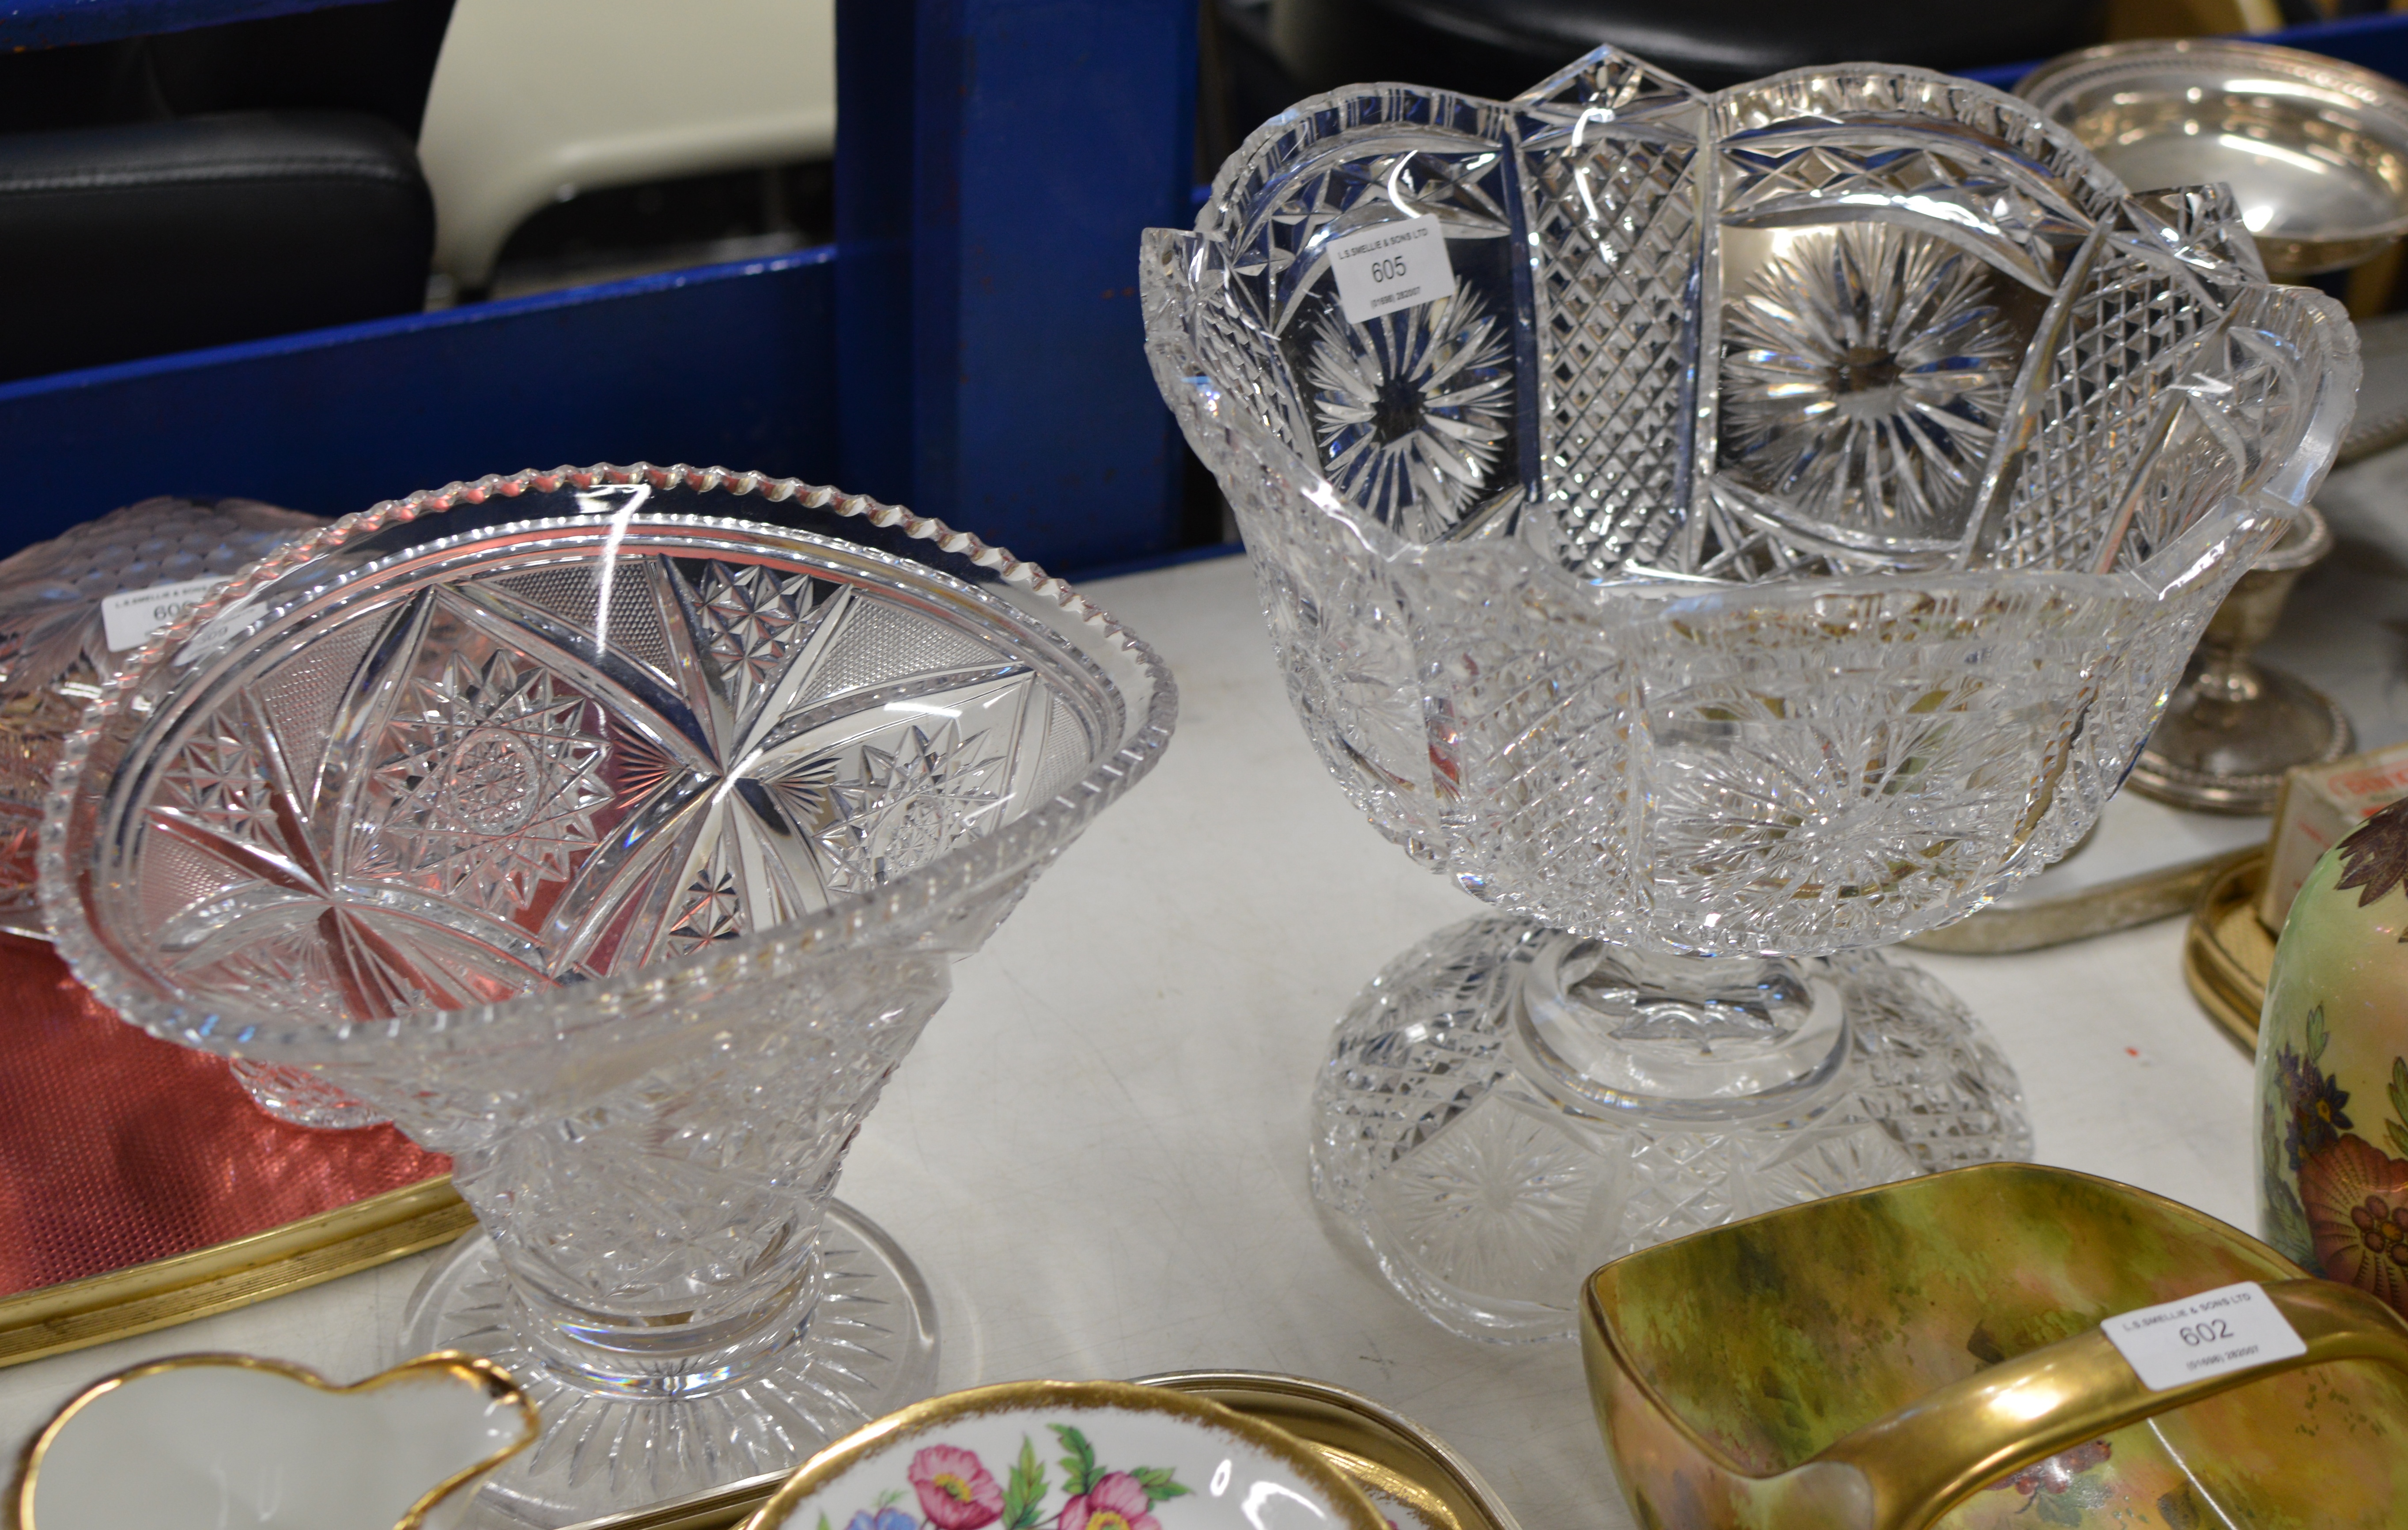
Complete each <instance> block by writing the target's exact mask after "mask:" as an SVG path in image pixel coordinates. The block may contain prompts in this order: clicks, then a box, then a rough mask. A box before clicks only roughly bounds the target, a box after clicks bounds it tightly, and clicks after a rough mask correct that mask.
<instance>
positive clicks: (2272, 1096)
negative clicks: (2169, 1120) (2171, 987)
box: [2257, 801, 2408, 1314]
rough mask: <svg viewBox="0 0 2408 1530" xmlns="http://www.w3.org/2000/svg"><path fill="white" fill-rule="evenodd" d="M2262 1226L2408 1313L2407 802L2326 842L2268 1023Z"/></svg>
mask: <svg viewBox="0 0 2408 1530" xmlns="http://www.w3.org/2000/svg"><path fill="white" fill-rule="evenodd" d="M2257 1108H2258V1167H2257V1223H2258V1229H2259V1231H2260V1233H2261V1234H2263V1236H2264V1237H2265V1239H2266V1241H2267V1242H2268V1243H2271V1244H2272V1245H2273V1246H2274V1247H2275V1248H2277V1249H2281V1250H2282V1251H2283V1252H2284V1253H2285V1254H2286V1255H2288V1256H2289V1257H2290V1258H2292V1259H2294V1260H2297V1261H2298V1262H2299V1263H2301V1264H2303V1265H2305V1266H2306V1267H2307V1268H2308V1269H2310V1270H2312V1271H2315V1273H2316V1274H2319V1275H2323V1276H2326V1277H2329V1278H2331V1279H2334V1280H2345V1281H2348V1282H2349V1283H2350V1284H2352V1285H2354V1286H2357V1287H2358V1288H2359V1289H2361V1290H2364V1291H2370V1292H2373V1293H2374V1294H2376V1295H2377V1296H2380V1297H2382V1298H2383V1299H2384V1300H2385V1301H2386V1302H2388V1303H2390V1304H2391V1306H2393V1307H2395V1308H2397V1309H2398V1310H2400V1311H2401V1312H2402V1313H2403V1314H2408V801H2403V802H2400V803H2397V804H2395V805H2393V806H2391V807H2388V808H2386V809H2384V810H2383V811H2382V812H2381V813H2378V814H2376V815H2375V816H2373V817H2371V818H2369V819H2367V820H2366V821H2365V822H2364V823H2363V824H2360V825H2359V826H2358V830H2356V831H2355V832H2354V833H2352V834H2351V835H2350V836H2349V837H2348V838H2347V839H2344V840H2343V841H2342V842H2341V843H2340V844H2336V845H2334V846H2333V847H2332V848H2331V849H2330V850H2329V851H2327V852H2325V856H2324V859H2321V860H2319V861H2317V862H2316V866H2315V870H2314V871H2313V872H2311V873H2308V879H2307V881H2306V882H2305V883H2303V884H2301V885H2300V894H2299V897H2298V898H2297V899H2296V900H2295V901H2294V902H2292V904H2291V913H2290V917H2289V919H2288V920H2287V921H2286V923H2285V924H2284V926H2283V939H2282V944H2281V945H2278V946H2277V947H2276V948H2275V951H2274V969H2273V972H2272V974H2271V975H2270V976H2269V977H2268V979H2267V983H2266V1009H2265V1014H2264V1017H2263V1018H2262V1019H2261V1020H2260V1021H2259V1023H2258V1029H2257Z"/></svg>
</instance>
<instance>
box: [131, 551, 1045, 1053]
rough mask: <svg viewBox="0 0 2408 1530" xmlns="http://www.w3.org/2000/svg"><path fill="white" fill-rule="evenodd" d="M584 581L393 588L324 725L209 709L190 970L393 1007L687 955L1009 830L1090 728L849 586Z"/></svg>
mask: <svg viewBox="0 0 2408 1530" xmlns="http://www.w3.org/2000/svg"><path fill="white" fill-rule="evenodd" d="M554 567H555V568H556V569H557V568H563V567H565V568H567V569H576V568H577V567H578V566H576V565H573V564H572V565H566V566H560V565H555V566H554ZM581 572H582V573H583V575H584V576H585V578H587V579H588V580H592V581H595V582H596V583H595V585H593V586H592V587H588V586H586V585H580V583H579V582H578V580H576V579H573V578H572V579H566V580H564V579H560V578H546V579H544V580H540V581H533V580H527V579H525V578H523V577H521V576H522V575H523V570H522V569H517V568H514V567H510V566H501V567H497V568H495V569H494V570H491V571H490V572H486V573H481V574H480V575H477V576H474V577H468V578H455V580H454V581H453V582H452V583H449V584H446V585H439V586H434V587H423V588H420V589H418V590H416V591H414V592H410V593H409V594H407V595H402V596H399V597H397V599H395V600H394V603H393V604H391V605H389V606H386V607H384V608H382V609H381V610H380V611H379V612H377V613H371V614H369V615H366V616H364V617H361V618H359V619H361V620H367V621H373V622H375V623H377V624H378V627H377V630H376V633H375V641H373V642H359V643H355V644H352V645H351V647H350V648H349V649H348V652H349V653H350V654H351V655H354V656H362V657H346V658H343V659H341V660H340V661H339V663H338V664H337V668H339V669H340V670H341V671H342V672H341V673H340V674H339V675H337V676H332V678H334V679H336V680H338V681H339V684H337V685H334V686H329V687H327V688H328V689H329V691H330V693H332V694H337V695H341V696H345V697H348V698H349V699H350V700H348V701H347V702H345V703H344V704H343V705H342V706H341V707H339V708H338V709H337V711H336V714H335V715H333V716H332V717H331V718H328V717H324V716H319V717H317V718H316V720H315V721H313V722H311V723H309V724H308V725H306V726H304V725H301V724H299V723H295V722H294V721H292V720H290V719H283V718H282V717H281V714H279V713H278V712H277V710H276V709H275V708H273V707H271V706H268V705H265V704H264V703H263V702H262V701H261V700H259V697H258V695H254V694H245V695H243V696H239V697H236V698H235V699H234V700H232V701H230V702H229V703H227V704H226V706H225V707H224V708H223V709H222V711H221V712H219V713H218V714H216V715H215V716H213V717H209V718H206V719H204V720H203V726H201V727H198V728H196V729H193V736H192V738H191V739H190V741H189V742H188V743H186V744H185V745H184V746H183V747H182V748H181V749H180V750H179V753H178V754H177V755H176V757H175V758H174V759H173V761H172V762H171V763H170V765H169V767H168V769H167V771H166V772H165V776H164V777H163V782H162V786H163V788H164V789H163V790H162V791H161V792H160V794H159V796H158V797H157V799H156V801H154V804H153V806H152V808H151V812H150V822H151V827H152V829H153V830H154V831H161V832H165V834H166V835H167V836H168V837H170V838H174V839H177V840H179V841H181V842H183V844H185V845H186V847H187V848H188V850H190V851H193V852H197V855H198V859H192V858H190V857H188V858H187V862H186V864H187V865H188V867H189V868H190V870H189V872H188V874H187V875H186V876H185V877H184V880H183V882H182V883H181V884H180V885H179V890H178V893H177V897H178V900H179V902H181V903H182V904H183V906H182V908H181V909H180V910H179V912H178V913H177V914H176V915H174V916H173V917H170V918H169V919H168V920H167V923H168V925H169V926H170V933H169V937H168V938H169V940H170V942H171V944H174V945H177V948H178V949H179V952H180V953H181V956H180V958H179V960H180V962H181V964H182V967H183V970H184V972H185V974H187V976H188V978H189V980H190V981H191V982H192V983H193V986H194V988H195V989H196V991H209V990H211V989H228V988H234V989H241V990H243V991H244V992H245V993H246V994H249V995H252V996H254V997H256V996H257V995H260V994H264V993H277V992H281V993H284V994H286V995H288V996H290V995H296V994H305V995H315V997H314V998H294V999H293V1002H292V1003H288V1004H286V1005H285V1006H284V1007H286V1008H289V1009H304V1008H306V1009H309V1010H310V1013H311V1014H313V1015H316V1016H318V1017H319V1018H367V1017H386V1016H392V1015H395V1014H400V1013H404V1012H408V1011H411V1010H422V1009H427V1008H441V1009H448V1008H456V1007H460V1006H461V1005H464V1004H469V1003H488V1002H493V1001H495V1000H499V999H504V998H508V997H510V996H511V995H513V994H515V993H519V992H523V991H526V990H527V989H531V988H537V987H542V986H545V985H547V984H551V983H557V982H562V981H570V980H574V979H577V978H579V977H593V976H600V975H606V974H611V973H616V972H622V971H624V970H626V969H628V968H630V967H634V966H638V965H641V964H643V963H645V962H648V961H651V960H656V959H658V958H663V957H674V956H680V955H683V954H686V953H688V952H692V951H695V950H697V949H700V948H702V947H704V946H706V945H710V944H711V943H713V942H716V941H722V940H725V939H728V938H730V937H732V936H735V935H738V934H742V933H745V932H747V931H756V930H763V929H767V928H771V927H773V926H776V925H779V924H783V923H786V922H788V921H790V920H792V919H794V918H796V917H801V916H803V915H805V914H808V913H810V912H812V911H814V910H816V909H819V908H822V907H824V906H826V904H827V903H828V902H830V901H831V900H833V899H835V898H839V897H842V896H845V895H847V894H849V893H853V892H856V891H860V890H864V889H867V888H873V887H877V886H881V885H883V884H884V883H886V882H889V881H891V880H893V879H894V878H895V877H897V876H900V875H902V874H904V873H908V872H910V871H911V870H914V869H916V868H918V867H920V866H923V865H925V864H926V863H927V862H928V861H930V860H931V859H935V858H936V857H938V856H939V855H942V854H943V853H945V852H946V851H947V850H949V849H951V848H953V846H954V845H956V844H960V843H961V842H962V841H963V840H965V839H968V838H972V837H975V836H977V835H981V834H983V833H986V832H989V831H991V830H993V829H995V828H996V827H998V826H999V825H1000V824H1001V823H1002V822H1003V821H1004V819H1005V818H1006V817H1007V816H1008V815H1009V807H1010V804H1011V802H1012V801H1014V797H1013V792H1014V788H1015V787H1021V788H1023V789H1025V788H1026V787H1027V786H1028V784H1029V783H1030V782H1032V781H1034V780H1035V779H1036V778H1037V777H1038V776H1039V773H1040V770H1041V767H1040V762H1041V761H1042V760H1043V759H1044V758H1045V757H1046V745H1047V742H1048V738H1049V730H1051V729H1054V728H1056V727H1075V726H1077V725H1076V724H1075V723H1074V722H1060V721H1057V720H1056V719H1055V717H1054V709H1049V708H1048V707H1047V706H1045V705H1044V704H1042V700H1041V698H1040V697H1039V691H1038V686H1037V679H1036V675H1035V674H1034V672H1033V671H1031V670H1030V669H1029V667H1028V664H1027V662H1026V661H1025V659H1019V658H1015V657H1013V656H1011V654H1010V653H1008V652H1006V651H1005V650H1004V649H1002V648H1000V647H996V646H994V645H992V644H991V643H990V642H987V641H985V640H980V641H976V642H970V641H965V638H964V637H963V635H962V634H961V633H959V632H957V631H956V630H955V629H953V628H951V627H950V626H947V625H946V624H944V622H943V618H942V617H941V616H939V615H938V614H935V613H928V612H925V611H922V610H920V609H919V608H917V607H914V606H910V605H906V604H903V603H900V602H896V601H891V600H887V599H883V598H882V597H881V596H879V595H878V594H876V593H874V592H872V591H870V590H867V589H865V588H863V587H860V586H855V585H851V584H848V583H845V582H844V581H842V580H839V579H837V578H832V577H820V576H816V575H814V574H813V573H811V572H810V571H808V570H798V569H792V568H784V567H767V566H763V565H757V564H743V563H734V562H722V561H713V560H705V559H697V558H689V557H681V556H667V555H664V554H657V553H652V554H641V555H638V554H633V553H628V554H623V555H622V556H620V557H619V559H618V561H617V563H616V564H615V566H614V568H613V570H612V573H611V581H612V585H613V588H612V589H611V590H610V591H609V599H599V598H598V596H599V594H600V592H599V589H598V574H597V573H596V571H595V569H594V568H591V567H588V568H584V569H582V570H581ZM597 611H606V612H608V613H610V614H609V616H608V617H606V618H604V626H603V628H602V630H601V631H600V632H599V633H598V634H597V632H596V629H595V619H596V618H595V614H594V613H595V612H597ZM613 622H616V623H620V624H623V625H624V626H626V628H627V632H626V634H624V641H614V640H613V633H612V630H611V627H610V624H611V623H613ZM923 624H925V625H923ZM334 651H335V649H334V647H333V646H329V645H324V644H321V645H318V646H316V647H314V648H305V649H303V650H301V651H300V652H299V654H298V655H297V656H296V657H295V659H294V660H293V661H292V662H293V663H294V664H295V665H306V664H308V663H310V662H321V663H324V662H335V661H333V660H330V659H327V658H326V656H327V655H329V654H331V653H333V652H334ZM320 678H326V677H320ZM275 683H277V680H276V677H270V680H269V682H268V683H267V685H265V686H260V687H253V690H254V691H257V692H259V693H260V694H265V690H266V689H267V688H269V687H270V686H273V685H274V684H275ZM296 715H297V714H296ZM355 761H356V762H357V763H353V762H355ZM235 916H238V917H235ZM313 1005H314V1006H315V1007H314V1008H312V1007H311V1006H313Z"/></svg>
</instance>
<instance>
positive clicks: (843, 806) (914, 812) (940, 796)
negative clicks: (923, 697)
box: [820, 721, 1005, 892]
mask: <svg viewBox="0 0 2408 1530" xmlns="http://www.w3.org/2000/svg"><path fill="white" fill-rule="evenodd" d="M1004 763H1005V761H1004V757H1003V756H1002V754H1000V753H999V752H997V751H996V749H995V748H994V747H993V745H992V744H991V743H989V740H988V738H987V735H986V734H984V733H977V734H972V735H971V736H970V737H968V738H967V739H966V738H964V737H962V734H961V728H960V725H959V724H958V723H955V722H952V721H948V722H946V723H944V724H943V725H941V726H940V727H939V728H938V729H936V731H935V732H934V733H933V734H932V733H930V732H929V731H928V730H927V729H923V728H920V727H917V726H914V727H911V728H908V729H905V730H904V732H903V736H902V737H901V738H900V739H898V740H896V743H895V745H894V747H892V748H876V747H867V746H866V747H864V748H863V749H862V751H861V770H860V773H859V775H858V776H856V777H855V778H853V779H852V780H848V781H842V782H839V783H837V784H835V785H834V786H833V787H831V788H830V789H829V793H828V795H829V799H830V801H831V805H832V807H833V810H834V811H833V813H832V815H831V816H830V819H829V822H828V824H827V827H826V828H825V829H824V830H821V832H820V843H821V844H824V845H825V846H826V847H827V851H828V856H829V859H830V860H831V861H832V862H833V869H834V870H835V871H836V872H837V876H836V878H835V880H836V881H837V882H838V883H839V885H840V886H841V888H842V889H843V890H844V891H847V892H856V891H860V890H863V889H865V888H873V887H877V886H879V885H880V884H882V883H884V882H888V881H891V880H892V879H894V878H895V877H897V876H900V875H902V874H903V873H906V872H911V871H917V870H918V869H919V868H920V867H922V866H925V865H926V864H927V863H928V862H930V861H932V860H934V859H937V858H938V857H939V856H940V855H943V854H944V853H945V852H946V851H947V850H949V849H951V848H953V845H954V844H956V843H957V842H959V841H961V840H963V839H967V838H969V837H971V836H972V835H974V834H976V833H978V832H980V831H981V830H983V829H984V828H985V827H986V823H987V820H988V819H989V818H990V817H991V816H994V815H995V814H996V813H997V812H999V811H1000V810H1001V808H1002V807H1003V804H1004V801H1005V797H1004V794H1003V793H1002V792H1000V791H997V790H995V789H992V787H991V785H990V783H991V781H992V778H994V777H995V776H996V774H997V772H998V771H999V769H1000V767H1001V766H1002V765H1003V764H1004Z"/></svg>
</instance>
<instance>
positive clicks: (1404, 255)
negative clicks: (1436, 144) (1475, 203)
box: [1329, 214, 1455, 325]
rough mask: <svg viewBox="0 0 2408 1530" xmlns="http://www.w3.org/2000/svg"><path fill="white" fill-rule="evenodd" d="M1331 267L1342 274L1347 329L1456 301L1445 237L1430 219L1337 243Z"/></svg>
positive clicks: (1376, 229)
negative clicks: (1443, 301)
mask: <svg viewBox="0 0 2408 1530" xmlns="http://www.w3.org/2000/svg"><path fill="white" fill-rule="evenodd" d="M1329 265H1330V268H1331V269H1332V270H1334V271H1336V272H1337V273H1338V306H1339V307H1340V308H1341V309H1343V310H1346V322H1347V323H1348V324H1356V325H1366V324H1369V323H1370V322H1371V321H1372V320H1374V319H1377V318H1380V317H1382V316H1383V315H1384V314H1389V313H1402V312H1404V311H1405V310H1407V309H1412V308H1419V307H1421V306H1422V305H1423V304H1424V303H1435V302H1437V301H1438V300H1439V299H1440V298H1441V297H1452V296H1455V267H1454V265H1453V264H1452V263H1450V262H1449V261H1448V260H1447V258H1446V233H1445V231H1444V230H1443V229H1441V227H1440V226H1439V222H1438V220H1437V219H1436V218H1433V217H1430V216H1428V215H1426V214H1425V215H1424V216H1422V217H1419V218H1407V219H1405V220H1404V221H1403V222H1401V223H1393V224H1379V225H1378V226H1377V227H1373V228H1367V229H1365V230H1363V231H1362V232H1361V233H1359V234H1349V235H1347V236H1346V237H1345V238H1342V239H1339V240H1336V241H1335V242H1333V243H1332V244H1331V245H1330V246H1329Z"/></svg>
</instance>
